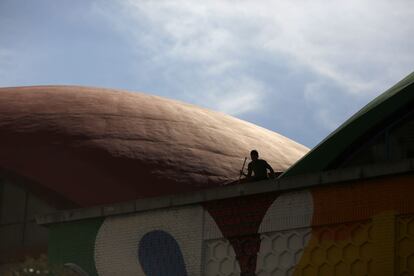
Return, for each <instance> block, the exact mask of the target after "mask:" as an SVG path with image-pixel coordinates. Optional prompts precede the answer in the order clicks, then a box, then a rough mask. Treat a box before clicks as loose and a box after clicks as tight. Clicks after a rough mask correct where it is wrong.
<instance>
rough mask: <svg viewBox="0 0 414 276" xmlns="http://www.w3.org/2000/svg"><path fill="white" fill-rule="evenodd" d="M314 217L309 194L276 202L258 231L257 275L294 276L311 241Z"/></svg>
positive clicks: (282, 198)
mask: <svg viewBox="0 0 414 276" xmlns="http://www.w3.org/2000/svg"><path fill="white" fill-rule="evenodd" d="M312 215H313V198H312V194H311V193H310V192H309V191H301V192H294V193H287V194H283V195H281V196H280V197H278V198H277V199H276V200H275V202H274V203H273V204H272V205H271V206H270V208H269V210H268V211H267V213H266V215H265V217H264V219H263V221H262V223H261V225H260V228H259V233H261V235H260V238H261V243H260V251H259V253H258V256H257V265H256V274H257V275H258V276H279V275H280V276H282V275H283V276H285V275H286V276H287V275H293V272H294V270H295V266H296V265H297V264H298V263H299V261H300V259H301V257H302V254H303V250H304V248H305V247H306V245H307V244H308V242H309V240H310V236H311V232H312V229H311V227H310V226H311V222H312Z"/></svg>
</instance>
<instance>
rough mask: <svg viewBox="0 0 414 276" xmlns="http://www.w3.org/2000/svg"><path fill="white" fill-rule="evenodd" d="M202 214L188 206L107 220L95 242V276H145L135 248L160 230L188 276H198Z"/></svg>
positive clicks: (201, 211) (199, 210) (198, 207)
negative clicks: (172, 244)
mask: <svg viewBox="0 0 414 276" xmlns="http://www.w3.org/2000/svg"><path fill="white" fill-rule="evenodd" d="M203 212H204V211H203V209H202V207H201V206H190V207H182V208H174V209H161V210H156V211H149V212H142V213H137V214H133V215H127V216H120V217H117V216H116V217H108V218H107V219H106V220H105V221H104V222H103V224H102V226H101V228H100V229H99V232H98V234H97V237H96V241H95V264H96V269H97V271H98V274H99V275H100V276H116V275H123V276H147V275H145V273H144V272H143V269H142V267H141V265H140V263H139V260H138V244H139V242H140V240H141V238H142V237H143V236H144V235H145V234H146V233H148V232H150V231H154V230H162V231H165V232H167V233H169V234H171V235H172V236H173V237H174V238H175V239H176V241H177V242H178V244H179V246H180V248H181V252H182V254H183V257H184V262H185V265H186V269H187V273H188V275H189V276H193V275H194V276H195V275H200V267H201V260H202V256H201V254H202V253H201V252H202V248H201V247H202V230H203V229H202V225H203V223H202V220H203Z"/></svg>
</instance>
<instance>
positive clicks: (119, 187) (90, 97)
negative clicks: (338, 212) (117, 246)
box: [0, 86, 308, 206]
mask: <svg viewBox="0 0 414 276" xmlns="http://www.w3.org/2000/svg"><path fill="white" fill-rule="evenodd" d="M251 149H257V150H258V151H259V153H260V155H261V157H262V158H264V159H266V160H267V161H268V162H269V163H270V164H271V165H272V166H273V168H274V169H275V170H276V171H285V170H286V169H287V168H288V167H289V166H290V165H292V164H293V163H294V162H295V161H297V160H298V159H299V158H301V157H302V156H303V155H304V154H305V153H307V152H308V149H307V148H306V147H304V146H302V145H300V144H298V143H296V142H294V141H292V140H290V139H288V138H286V137H284V136H282V135H279V134H277V133H275V132H272V131H269V130H266V129H264V128H261V127H258V126H256V125H253V124H250V123H247V122H245V121H242V120H239V119H236V118H233V117H231V116H228V115H225V114H223V113H219V112H214V111H211V110H207V109H204V108H200V107H196V106H193V105H189V104H185V103H181V102H177V101H173V100H169V99H164V98H161V97H156V96H150V95H146V94H142V93H129V92H123V91H115V90H108V89H100V88H86V87H75V86H36V87H17V88H0V168H1V169H4V170H6V171H9V172H12V173H14V174H16V175H20V176H22V177H25V178H27V179H30V180H31V181H33V183H37V185H40V186H41V187H43V188H45V189H48V190H50V191H53V192H54V193H57V194H59V195H61V196H63V197H64V198H66V199H68V200H70V201H71V202H73V203H75V204H76V205H78V206H92V205H96V204H104V203H114V202H120V201H125V200H132V199H136V198H142V197H149V196H158V195H164V194H171V193H180V192H187V191H194V190H199V189H203V188H207V187H215V186H219V185H222V184H224V183H227V182H231V181H233V180H236V179H237V178H238V172H239V170H240V169H241V166H242V164H243V159H244V157H245V156H248V154H249V151H250V150H251Z"/></svg>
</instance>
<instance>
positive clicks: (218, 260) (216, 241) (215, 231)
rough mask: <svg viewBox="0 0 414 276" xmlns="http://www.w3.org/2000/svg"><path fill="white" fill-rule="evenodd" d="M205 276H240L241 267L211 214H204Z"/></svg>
mask: <svg viewBox="0 0 414 276" xmlns="http://www.w3.org/2000/svg"><path fill="white" fill-rule="evenodd" d="M203 239H204V250H203V256H204V261H203V272H204V273H203V274H202V275H204V276H239V275H240V266H239V263H238V262H237V260H236V254H235V252H234V249H233V246H232V245H231V244H230V242H229V241H228V240H227V239H225V238H223V234H222V233H221V231H220V229H219V228H218V226H217V224H216V223H215V221H214V219H213V218H212V217H211V216H210V214H209V213H208V212H207V211H205V214H204V238H203Z"/></svg>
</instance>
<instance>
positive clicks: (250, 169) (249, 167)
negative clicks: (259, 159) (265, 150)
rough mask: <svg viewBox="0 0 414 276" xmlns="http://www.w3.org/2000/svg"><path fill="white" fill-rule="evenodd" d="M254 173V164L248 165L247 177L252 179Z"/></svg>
mask: <svg viewBox="0 0 414 276" xmlns="http://www.w3.org/2000/svg"><path fill="white" fill-rule="evenodd" d="M252 172H253V169H252V163H249V165H247V175H246V177H247V178H251V177H252Z"/></svg>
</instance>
